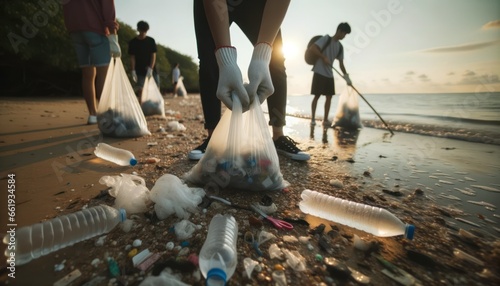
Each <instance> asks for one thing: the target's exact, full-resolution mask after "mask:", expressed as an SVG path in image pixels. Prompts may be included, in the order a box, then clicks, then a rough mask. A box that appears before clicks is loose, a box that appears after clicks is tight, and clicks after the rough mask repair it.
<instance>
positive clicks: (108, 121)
mask: <svg viewBox="0 0 500 286" xmlns="http://www.w3.org/2000/svg"><path fill="white" fill-rule="evenodd" d="M97 124H98V126H99V130H101V132H102V134H104V135H108V136H112V137H140V136H143V135H149V134H151V133H150V132H149V130H148V124H147V122H146V118H145V117H144V114H143V112H142V109H141V106H140V105H139V101H138V100H137V97H136V96H135V93H134V90H133V89H132V86H131V85H130V81H129V79H128V77H127V74H126V73H125V69H124V68H123V63H122V60H121V59H120V58H111V62H110V63H109V67H108V73H107V75H106V81H105V82H104V88H103V91H102V96H101V100H100V102H99V107H98V108H97Z"/></svg>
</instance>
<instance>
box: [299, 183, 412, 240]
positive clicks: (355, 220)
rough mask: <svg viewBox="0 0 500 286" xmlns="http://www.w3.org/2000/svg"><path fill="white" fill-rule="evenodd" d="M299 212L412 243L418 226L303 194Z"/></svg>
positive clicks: (375, 211)
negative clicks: (410, 240) (403, 237)
mask: <svg viewBox="0 0 500 286" xmlns="http://www.w3.org/2000/svg"><path fill="white" fill-rule="evenodd" d="M301 197H302V201H301V202H300V203H299V207H300V210H301V211H302V212H304V213H307V214H311V215H314V216H317V217H320V218H323V219H327V220H331V221H334V222H337V223H340V224H343V225H347V226H351V227H353V228H357V229H359V230H363V231H366V232H368V233H371V234H373V235H376V236H381V237H388V236H396V235H404V236H405V237H406V238H408V239H413V233H414V231H415V226H413V225H411V224H405V223H403V222H402V221H401V220H399V218H397V217H396V216H395V215H394V214H392V213H390V212H389V211H387V210H386V209H383V208H378V207H372V206H369V205H365V204H360V203H356V202H351V201H347V200H343V199H340V198H336V197H332V196H328V195H325V194H322V193H318V192H315V191H311V190H304V191H303V192H302V194H301Z"/></svg>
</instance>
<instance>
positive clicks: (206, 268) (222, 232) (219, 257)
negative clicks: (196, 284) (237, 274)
mask: <svg viewBox="0 0 500 286" xmlns="http://www.w3.org/2000/svg"><path fill="white" fill-rule="evenodd" d="M237 238H238V224H237V223H236V220H235V219H234V217H233V216H231V215H221V214H217V215H215V216H214V217H213V218H212V220H211V221H210V225H209V227H208V235H207V238H206V240H205V243H204V244H203V246H202V248H201V251H200V256H199V264H200V270H201V273H202V274H203V277H205V278H206V285H210V286H212V285H225V284H226V282H227V281H228V280H229V278H231V276H233V274H234V271H235V269H236V264H237V262H238V260H237V251H236V240H237Z"/></svg>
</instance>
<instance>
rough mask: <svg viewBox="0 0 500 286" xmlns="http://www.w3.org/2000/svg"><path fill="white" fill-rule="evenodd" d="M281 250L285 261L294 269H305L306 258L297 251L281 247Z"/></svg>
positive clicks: (299, 270)
mask: <svg viewBox="0 0 500 286" xmlns="http://www.w3.org/2000/svg"><path fill="white" fill-rule="evenodd" d="M282 251H283V253H284V254H285V256H286V263H287V264H288V266H290V267H291V268H292V269H293V270H294V271H298V272H302V271H305V270H306V259H305V258H304V257H303V256H302V255H300V253H299V252H298V251H296V250H294V251H290V250H288V249H283V250H282Z"/></svg>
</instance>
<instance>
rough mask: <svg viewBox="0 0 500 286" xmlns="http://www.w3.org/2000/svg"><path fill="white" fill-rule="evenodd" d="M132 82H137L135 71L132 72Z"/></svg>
mask: <svg viewBox="0 0 500 286" xmlns="http://www.w3.org/2000/svg"><path fill="white" fill-rule="evenodd" d="M132 80H133V81H134V82H137V73H136V72H135V70H133V71H132Z"/></svg>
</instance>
